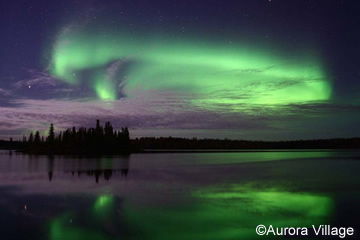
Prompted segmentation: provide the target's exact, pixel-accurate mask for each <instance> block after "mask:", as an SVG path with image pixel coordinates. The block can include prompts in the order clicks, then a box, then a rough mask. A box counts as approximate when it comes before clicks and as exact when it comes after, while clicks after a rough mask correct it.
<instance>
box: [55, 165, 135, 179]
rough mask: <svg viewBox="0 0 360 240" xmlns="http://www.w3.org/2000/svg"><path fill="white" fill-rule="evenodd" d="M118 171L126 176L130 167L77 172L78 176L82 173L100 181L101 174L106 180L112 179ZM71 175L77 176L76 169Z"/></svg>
mask: <svg viewBox="0 0 360 240" xmlns="http://www.w3.org/2000/svg"><path fill="white" fill-rule="evenodd" d="M117 173H120V176H123V177H126V176H127V175H128V173H129V169H128V168H123V169H96V170H87V171H76V174H77V176H78V177H80V176H81V175H86V176H89V177H94V178H95V182H96V183H98V182H99V178H100V177H101V176H103V177H104V180H105V181H109V180H110V179H111V177H112V176H113V175H114V174H117ZM71 175H72V176H75V171H71ZM49 176H50V175H49ZM49 181H51V179H50V177H49Z"/></svg>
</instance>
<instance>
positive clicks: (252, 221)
mask: <svg viewBox="0 0 360 240" xmlns="http://www.w3.org/2000/svg"><path fill="white" fill-rule="evenodd" d="M192 196H193V197H194V200H195V201H194V203H192V204H189V205H184V206H179V207H177V208H174V207H171V208H166V207H159V208H129V207H127V208H124V210H125V211H126V216H127V218H126V221H127V222H128V223H129V224H130V225H134V226H136V227H137V229H138V231H137V233H138V235H137V237H138V239H142V238H146V239H154V240H155V239H172V240H183V239H189V240H192V239H194V240H195V239H215V240H216V239H254V238H257V237H258V236H257V235H256V233H255V228H256V226H257V225H259V224H264V225H267V226H268V225H270V224H272V225H273V226H274V227H286V226H292V227H297V226H298V227H304V226H307V227H310V226H311V225H312V224H324V223H327V222H328V221H329V217H330V216H331V213H332V209H333V200H332V198H331V197H329V196H326V195H318V194H313V193H295V192H288V191H285V190H280V189H277V188H271V189H258V188H256V187H252V186H248V187H244V186H237V185H235V186H231V187H229V186H221V188H215V187H209V188H205V189H200V190H198V191H195V192H194V193H193V194H192ZM269 237H270V236H267V237H266V238H267V239H268V238H269Z"/></svg>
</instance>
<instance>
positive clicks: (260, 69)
mask: <svg viewBox="0 0 360 240" xmlns="http://www.w3.org/2000/svg"><path fill="white" fill-rule="evenodd" d="M109 35H110V36H111V37H109ZM126 36H127V34H118V33H117V34H115V33H114V34H105V35H103V34H101V33H98V34H94V33H88V32H84V31H80V32H73V31H70V32H66V33H62V34H59V36H58V37H57V41H56V43H55V46H54V48H53V52H52V65H51V74H52V75H53V76H54V77H56V78H58V79H60V80H62V81H65V82H67V83H69V84H72V85H78V84H87V85H88V86H90V87H91V88H93V89H94V91H95V92H96V94H97V96H98V98H99V99H101V100H116V99H118V98H119V97H120V96H119V93H120V92H121V94H122V95H125V96H127V97H135V96H136V95H137V94H138V93H139V92H146V91H161V92H175V93H178V94H183V95H186V96H191V97H190V102H191V104H192V105H194V106H198V107H202V108H206V109H211V108H212V106H216V105H224V104H226V105H227V106H228V107H229V110H230V111H238V110H240V109H241V105H246V104H256V105H269V106H270V105H273V106H274V105H282V104H298V103H309V102H320V101H327V100H329V99H330V98H331V92H332V86H331V82H330V81H329V78H328V77H327V76H326V73H325V70H324V66H323V64H322V63H321V61H320V59H319V58H318V57H316V56H315V55H314V54H308V55H306V54H298V55H296V57H289V56H284V55H282V54H280V53H279V51H277V50H276V51H274V49H270V48H269V47H267V48H264V47H260V46H259V45H256V44H253V45H249V44H235V43H234V44H231V45H226V46H225V45H224V44H220V43H215V42H205V41H200V40H193V41H190V40H189V39H186V40H176V41H175V40H171V39H170V38H166V37H163V38H159V37H152V38H150V37H146V36H142V37H136V38H134V37H126ZM305 55H306V56H305ZM84 72H86V73H87V74H85V75H86V76H85V77H84V74H83V73H84ZM119 85H121V88H119Z"/></svg>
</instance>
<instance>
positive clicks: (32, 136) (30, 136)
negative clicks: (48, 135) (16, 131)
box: [28, 132, 34, 143]
mask: <svg viewBox="0 0 360 240" xmlns="http://www.w3.org/2000/svg"><path fill="white" fill-rule="evenodd" d="M28 142H29V143H33V142H34V134H33V133H32V132H31V133H30V135H29V140H28Z"/></svg>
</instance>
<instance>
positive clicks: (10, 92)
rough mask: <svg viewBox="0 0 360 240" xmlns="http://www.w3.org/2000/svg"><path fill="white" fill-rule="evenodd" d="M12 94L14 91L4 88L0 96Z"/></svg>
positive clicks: (0, 89) (1, 89) (0, 90)
mask: <svg viewBox="0 0 360 240" xmlns="http://www.w3.org/2000/svg"><path fill="white" fill-rule="evenodd" d="M11 94H12V91H11V90H6V89H3V88H0V96H5V97H7V96H10V95H11Z"/></svg>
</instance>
